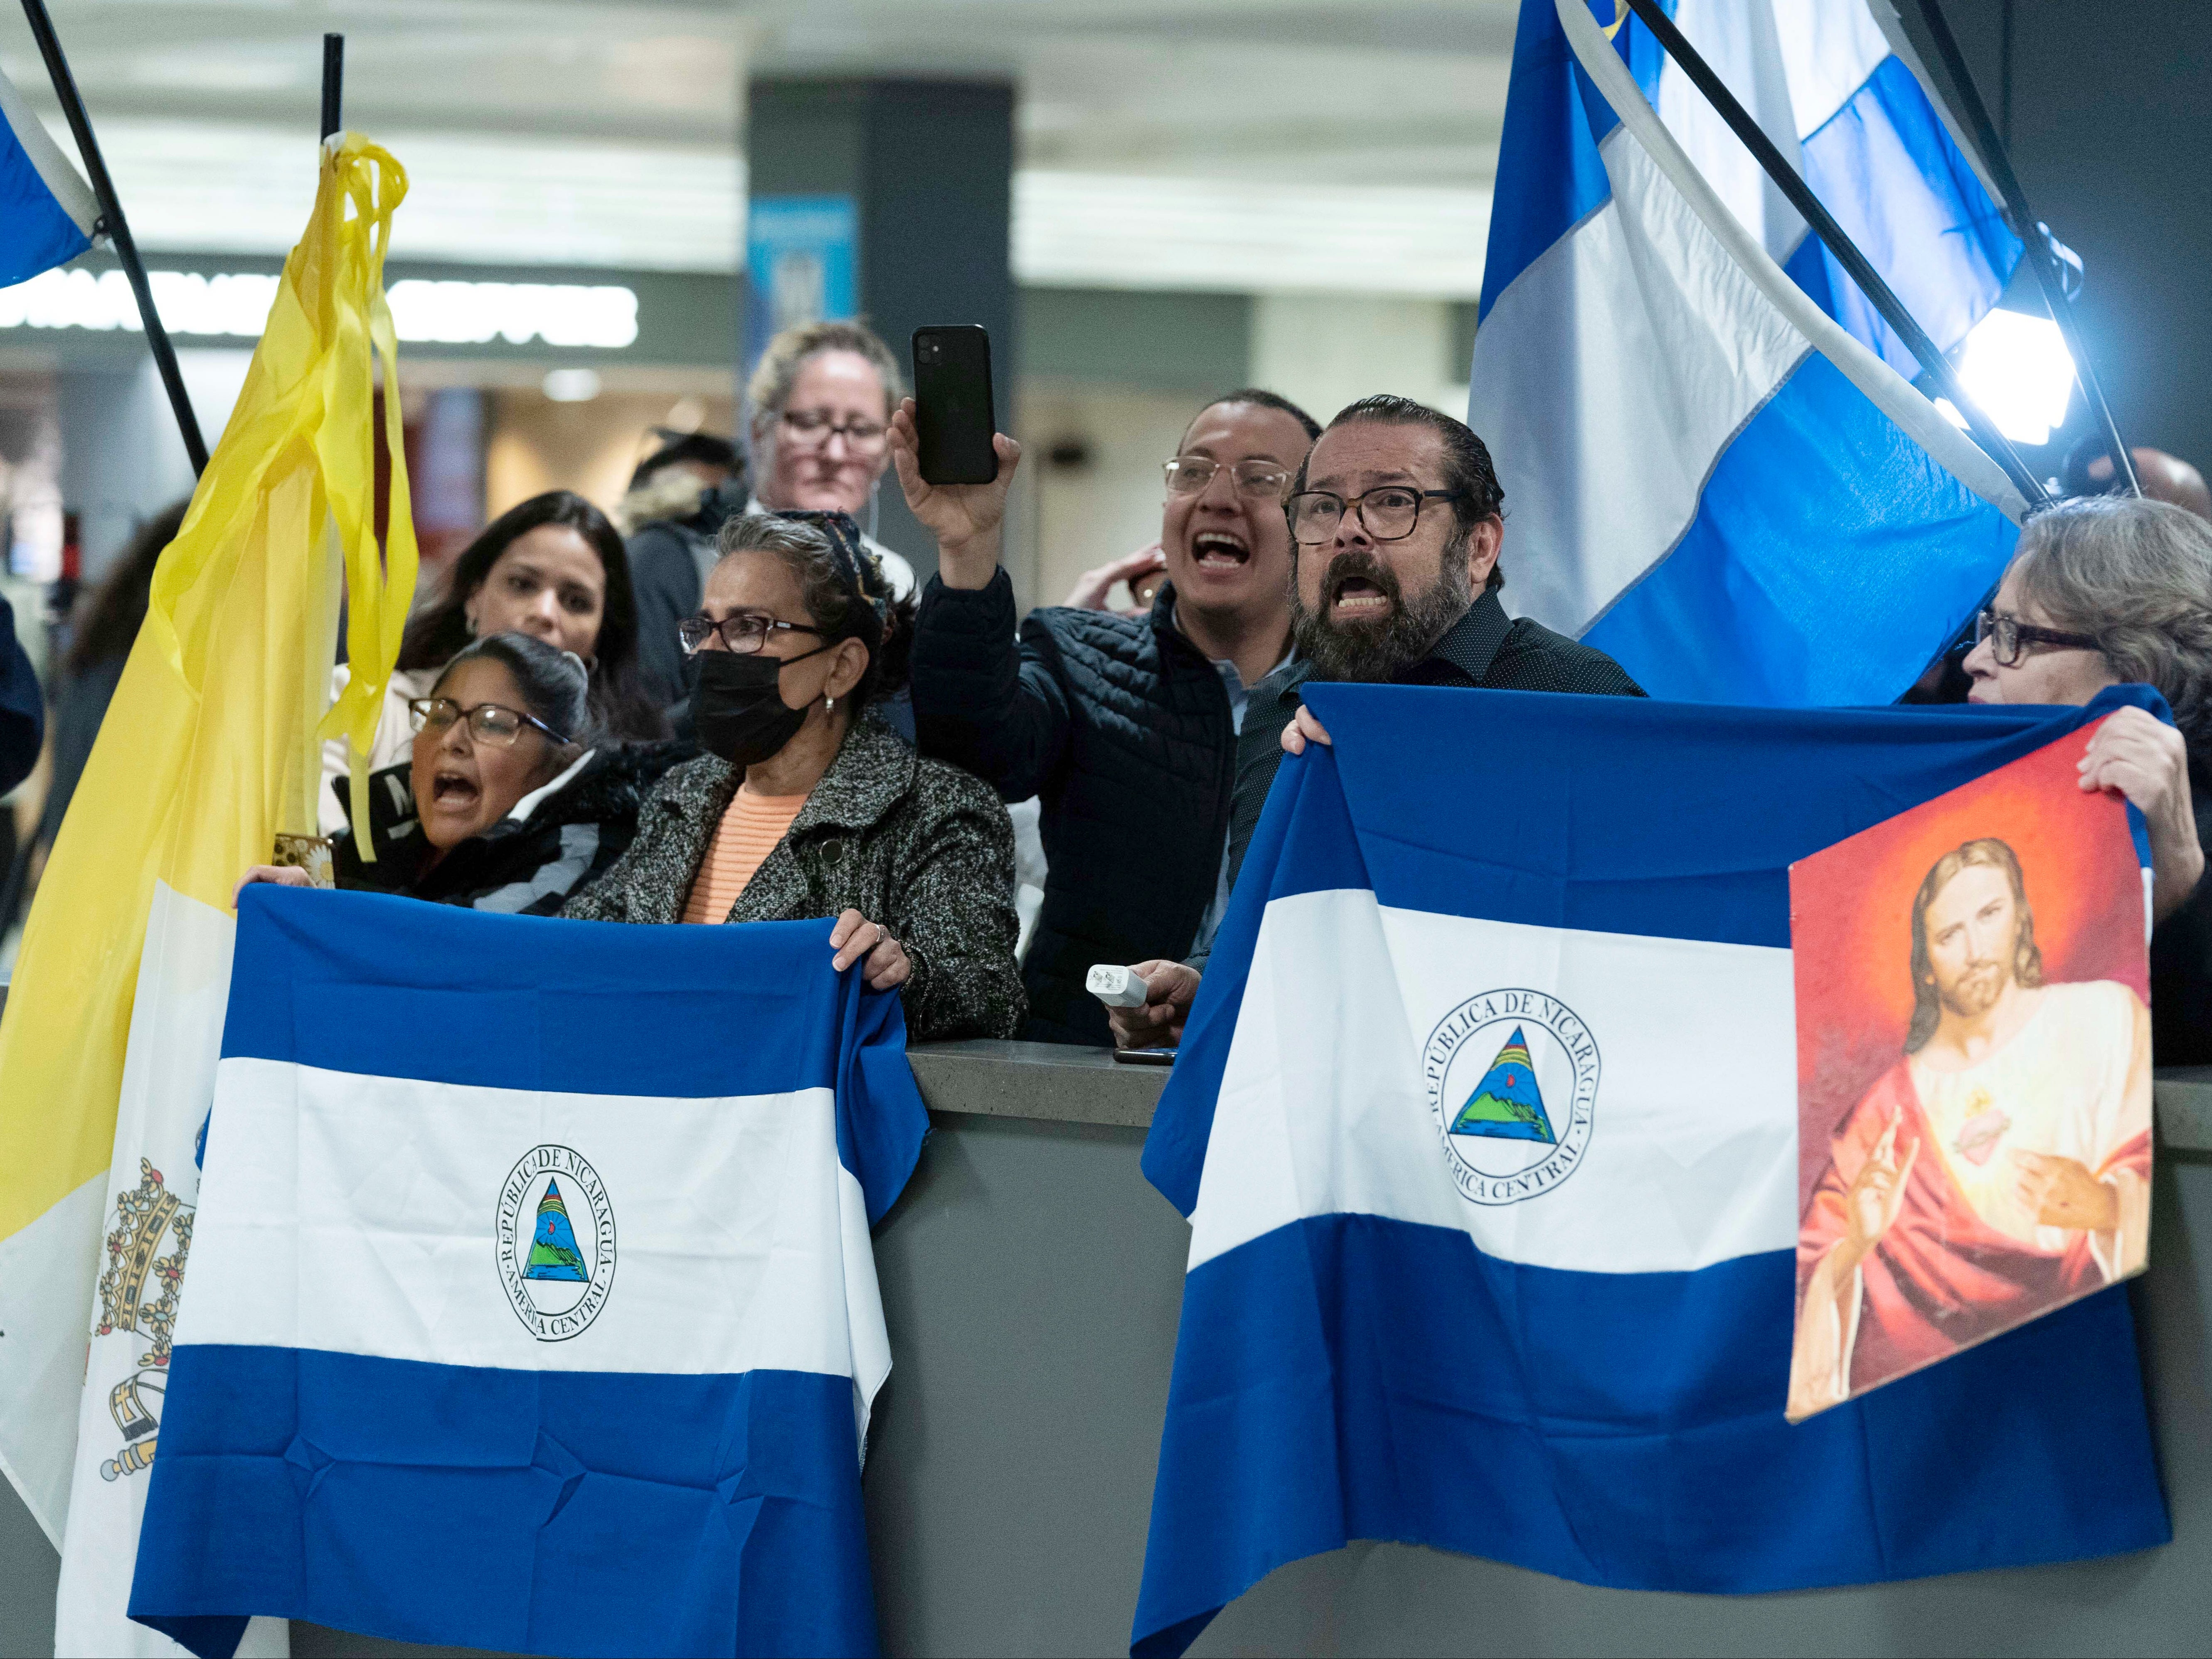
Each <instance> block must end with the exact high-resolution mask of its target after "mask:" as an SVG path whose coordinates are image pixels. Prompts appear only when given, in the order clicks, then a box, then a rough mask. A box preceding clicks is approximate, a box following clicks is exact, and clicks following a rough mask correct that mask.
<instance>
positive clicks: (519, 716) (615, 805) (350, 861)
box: [240, 633, 675, 915]
mask: <svg viewBox="0 0 2212 1659" xmlns="http://www.w3.org/2000/svg"><path fill="white" fill-rule="evenodd" d="M407 712H408V717H409V722H410V725H411V726H413V728H414V735H413V740H412V744H411V746H410V752H409V755H408V757H407V759H406V761H405V762H404V763H402V764H400V765H398V766H393V767H389V768H386V769H384V770H382V771H379V772H373V773H371V774H370V775H369V790H368V823H369V836H370V842H371V847H372V850H373V852H374V857H373V858H368V859H364V858H363V857H362V850H361V848H359V846H358V845H357V844H356V842H355V839H354V828H353V826H352V825H351V824H348V825H347V826H345V827H344V828H343V829H340V830H339V831H338V832H337V835H336V836H333V837H332V862H333V864H334V866H335V867H336V871H337V879H338V884H339V885H340V886H342V887H349V888H368V889H371V890H380V891H386V892H393V893H398V894H403V895H404V896H408V897H410V898H420V899H428V900H431V901H433V902H437V903H440V904H462V905H467V906H470V907H471V908H475V909H478V910H495V911H501V912H504V913H507V914H511V915H551V914H553V912H555V911H556V910H558V909H559V908H561V905H562V902H563V901H564V900H566V899H567V898H568V895H569V894H570V893H572V892H574V890H576V889H577V888H579V887H580V886H581V885H583V884H584V883H586V881H589V880H590V879H592V878H593V877H595V876H598V875H599V874H600V873H601V872H604V871H605V870H606V869H607V868H608V867H609V866H611V865H612V864H613V863H614V861H615V860H616V859H617V857H619V856H620V855H621V854H622V852H623V849H624V848H627V847H628V846H629V842H630V838H631V836H634V835H635V833H636V829H637V812H638V802H639V799H640V798H641V793H642V791H643V789H644V788H646V787H649V786H650V784H651V783H652V782H653V781H654V780H655V779H657V778H658V776H659V774H660V772H662V771H664V770H665V769H666V768H667V765H668V763H669V762H670V761H671V759H672V758H673V753H672V751H673V750H674V747H675V746H674V745H673V744H653V745H647V746H642V747H622V746H618V745H609V744H604V743H596V744H595V742H594V736H595V731H596V728H595V726H594V722H593V720H592V712H591V677H590V675H589V674H588V673H587V672H586V670H585V667H584V664H583V662H582V660H581V659H580V658H578V657H577V656H576V655H575V653H573V652H569V651H564V650H562V649H560V648H559V647H556V646H554V645H552V644H550V643H548V642H547V641H544V640H541V639H538V638H536V637H535V636H533V635H528V634H519V633H507V634H493V635H488V636H486V637H484V638H482V639H479V640H477V641H475V642H474V643H473V644H471V645H468V646H465V647H463V648H462V649H461V650H460V651H459V653H457V654H456V655H455V656H454V657H453V660H452V661H450V662H448V663H447V665H445V668H444V669H443V670H442V671H441V672H440V673H439V674H438V675H437V677H436V678H435V681H434V682H433V683H432V684H430V685H429V686H428V689H427V692H426V694H425V695H423V696H417V697H416V698H413V699H412V700H411V701H410V702H409V704H408V708H407ZM254 881H273V882H278V883H282V884H286V885H289V886H299V887H304V886H307V885H308V880H307V873H306V872H304V871H301V870H297V869H293V868H289V867H284V868H280V867H277V866H270V865H261V866H256V867H255V868H253V869H252V870H250V871H248V872H246V882H254ZM240 885H244V883H241V884H240Z"/></svg>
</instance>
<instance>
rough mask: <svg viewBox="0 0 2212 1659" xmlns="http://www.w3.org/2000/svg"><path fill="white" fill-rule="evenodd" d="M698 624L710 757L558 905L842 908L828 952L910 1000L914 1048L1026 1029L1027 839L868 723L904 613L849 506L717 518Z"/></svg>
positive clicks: (660, 909)
mask: <svg viewBox="0 0 2212 1659" xmlns="http://www.w3.org/2000/svg"><path fill="white" fill-rule="evenodd" d="M720 550H721V557H720V562H717V563H716V565H715V566H714V569H713V570H712V571H711V572H710V573H709V574H708V577H707V581H706V586H705V589H704V594H703V599H702V605H701V609H700V611H699V613H698V614H697V615H696V616H693V617H687V618H685V619H684V622H683V623H682V624H681V626H680V629H679V632H680V635H681V641H682V644H683V647H684V650H685V652H686V653H689V655H690V657H691V658H692V659H693V660H694V661H695V662H696V665H697V683H696V690H694V692H693V694H692V699H691V722H692V726H693V727H694V729H695V730H696V732H697V735H698V740H699V744H700V746H701V748H702V749H704V750H707V753H705V754H704V755H702V757H700V758H699V759H697V760H696V761H693V762H690V763H688V764H686V765H684V766H680V767H678V768H677V769H675V770H674V771H672V772H671V773H670V774H669V775H667V776H666V777H665V779H663V780H662V781H661V783H660V786H659V788H658V789H657V790H656V791H655V792H654V793H653V796H652V798H651V799H648V800H647V803H646V805H645V807H644V810H643V811H642V812H641V815H640V819H639V828H638V836H637V839H636V841H635V842H633V843H632V845H631V847H630V849H629V853H628V854H625V855H624V856H623V859H622V860H620V861H619V862H618V863H617V864H616V866H614V868H612V869H611V870H610V871H608V872H607V873H606V875H605V877H604V878H602V879H601V880H599V882H598V883H597V884H594V885H593V886H592V887H591V888H589V889H587V890H585V891H583V892H581V893H579V894H578V895H577V896H575V897H574V898H573V899H571V900H570V901H569V902H568V905H567V907H566V908H564V909H563V910H562V915H567V916H572V917H578V918H580V919H582V920H585V921H637V922H725V921H801V920H805V919H806V918H809V917H815V916H834V917H836V927H834V928H833V929H832V930H831V933H830V938H829V943H830V948H831V951H833V953H834V955H833V961H834V963H835V965H836V967H838V968H839V969H844V968H848V967H851V966H853V965H854V964H855V963H859V964H861V968H862V971H863V972H864V973H865V974H866V976H867V981H868V983H869V984H870V985H872V986H873V987H876V988H877V989H878V990H889V989H891V988H893V987H896V988H897V989H898V990H899V991H900V993H901V994H902V999H903V1000H904V1003H905V1006H906V1018H907V1029H908V1035H909V1036H911V1037H912V1038H913V1039H914V1040H915V1041H917V1042H929V1041H933V1040H938V1039H942V1038H946V1037H957V1036H997V1037H1006V1036H1012V1035H1013V1034H1014V1032H1015V1031H1016V1030H1018V1028H1019V1027H1020V1024H1021V1022H1022V1018H1023V1014H1024V1000H1023V995H1022V984H1021V971H1020V969H1018V967H1017V966H1016V964H1015V962H1014V941H1015V937H1016V933H1017V931H1018V930H1017V924H1016V921H1015V916H1014V908H1013V904H1012V892H1013V858H1014V852H1013V831H1012V828H1011V826H1010V825H1009V824H1008V823H1007V820H1006V808H1005V807H1004V806H1003V805H1000V801H999V798H998V796H997V795H996V794H995V793H994V792H993V791H992V790H991V789H990V788H989V787H987V786H986V785H984V784H983V783H981V782H979V781H977V780H975V778H972V777H970V776H969V775H967V774H966V773H964V772H960V771H957V770H956V769H953V768H951V767H950V766H945V765H943V764H940V763H938V762H935V761H927V760H921V759H919V758H917V757H916V756H915V752H914V750H911V749H910V748H908V746H907V745H906V744H904V743H902V742H901V741H900V739H899V738H897V737H896V735H895V734H894V733H893V732H891V731H890V729H889V728H888V727H886V726H884V725H883V724H882V723H881V721H879V720H877V719H875V718H873V717H872V715H871V714H870V713H869V712H868V708H869V704H870V702H872V700H873V699H875V698H878V697H879V696H884V695H886V694H887V693H888V692H889V691H890V690H892V689H894V685H895V680H896V677H897V675H898V674H899V673H900V672H901V671H902V659H903V656H904V652H903V649H902V645H903V637H904V632H905V630H904V627H903V623H904V622H905V621H906V619H907V617H908V615H909V614H910V611H909V609H908V607H904V606H901V605H897V604H896V602H895V601H894V600H893V599H891V597H890V584H889V583H888V582H887V581H886V580H885V579H884V575H883V573H882V571H881V570H880V568H878V567H877V566H876V563H875V561H874V560H873V559H872V556H870V555H869V553H868V552H867V551H866V549H865V548H864V547H863V545H862V544H861V540H860V532H859V530H858V528H857V526H854V523H853V520H851V519H850V518H849V517H848V516H847V515H846V514H844V513H787V514H783V515H778V516H769V515H758V516H750V517H744V518H738V519H733V520H731V521H730V522H729V523H728V524H726V525H725V526H723V527H722V532H721V538H720Z"/></svg>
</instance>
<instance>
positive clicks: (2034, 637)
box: [1974, 610, 2105, 668]
mask: <svg viewBox="0 0 2212 1659" xmlns="http://www.w3.org/2000/svg"><path fill="white" fill-rule="evenodd" d="M1984 640H1986V641H1989V642H1990V651H1991V653H1993V654H1994V655H1995V656H1996V659H1997V666H1998V667H2000V668H2014V667H2017V666H2018V665H2019V664H2020V658H2021V647H2022V646H2028V645H2047V646H2052V647H2057V648H2058V649H2061V650H2066V651H2101V650H2103V649H2104V648H2105V647H2104V646H2103V644H2102V643H2101V642H2100V641H2099V640H2098V639H2097V636H2096V635H2093V634H2065V633H2061V632H2060V631H2059V630H2058V629H2055V628H2038V627H2036V626H2034V625H2033V623H2024V622H2022V621H2021V619H2020V618H2019V617H2008V616H2007V615H2006V614H2005V613H2004V612H2003V611H1991V610H1984V611H1981V612H1980V613H1979V614H1978V615H1977V616H1976V617H1975V618H1974V643H1975V644H1976V645H1979V644H1981V643H1982V642H1983V641H1984Z"/></svg>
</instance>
